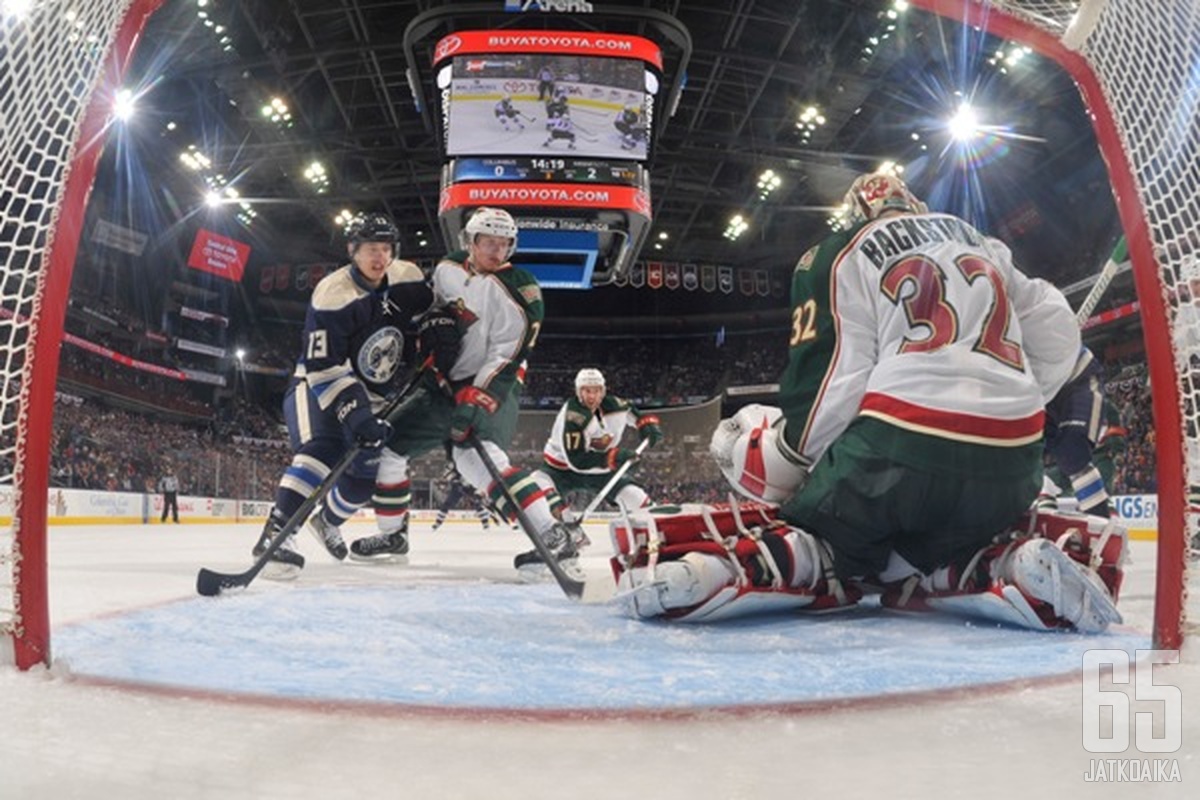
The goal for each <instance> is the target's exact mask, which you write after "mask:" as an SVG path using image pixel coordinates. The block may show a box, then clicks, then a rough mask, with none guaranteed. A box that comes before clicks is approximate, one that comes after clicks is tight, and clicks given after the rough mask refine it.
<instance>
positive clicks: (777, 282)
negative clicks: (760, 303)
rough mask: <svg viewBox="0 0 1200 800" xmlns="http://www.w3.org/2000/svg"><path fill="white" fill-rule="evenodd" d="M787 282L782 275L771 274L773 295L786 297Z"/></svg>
mask: <svg viewBox="0 0 1200 800" xmlns="http://www.w3.org/2000/svg"><path fill="white" fill-rule="evenodd" d="M786 296H787V283H786V282H785V281H784V279H783V276H782V275H772V276H771V297H786Z"/></svg>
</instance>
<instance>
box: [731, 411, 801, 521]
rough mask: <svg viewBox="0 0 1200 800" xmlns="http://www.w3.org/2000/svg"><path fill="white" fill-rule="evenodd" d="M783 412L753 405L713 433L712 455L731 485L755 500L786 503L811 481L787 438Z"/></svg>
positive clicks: (735, 415)
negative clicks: (806, 481)
mask: <svg viewBox="0 0 1200 800" xmlns="http://www.w3.org/2000/svg"><path fill="white" fill-rule="evenodd" d="M783 424H784V419H783V412H782V411H781V410H779V409H778V408H775V407H774V406H764V405H759V404H757V403H754V404H751V405H748V406H746V407H745V408H743V409H742V410H741V411H739V412H737V413H736V414H734V415H733V416H732V417H730V418H729V419H723V420H721V422H720V424H719V425H717V429H716V430H715V431H713V435H712V441H711V442H710V443H709V452H710V453H711V454H712V457H713V459H714V460H715V461H716V462H717V466H718V467H719V468H720V469H721V473H722V474H723V475H724V476H725V478H726V480H728V481H729V484H730V485H731V486H732V487H733V488H734V489H735V490H737V492H738V493H739V494H741V495H743V496H745V497H748V498H750V499H751V500H759V501H761V502H765V503H782V502H783V501H785V500H787V499H788V498H789V497H791V496H792V495H793V494H795V493H796V492H797V491H798V490H799V489H800V487H801V486H803V485H804V482H805V480H807V478H808V469H807V468H806V465H805V464H804V463H803V460H802V459H801V458H800V456H799V454H797V453H795V452H794V451H793V450H792V449H791V448H790V447H788V445H787V443H786V442H785V441H784V439H783Z"/></svg>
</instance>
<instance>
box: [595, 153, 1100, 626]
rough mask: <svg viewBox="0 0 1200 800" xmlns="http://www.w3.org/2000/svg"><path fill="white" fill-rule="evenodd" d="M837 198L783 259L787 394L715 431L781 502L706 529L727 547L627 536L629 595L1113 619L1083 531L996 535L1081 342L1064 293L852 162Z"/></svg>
mask: <svg viewBox="0 0 1200 800" xmlns="http://www.w3.org/2000/svg"><path fill="white" fill-rule="evenodd" d="M846 202H847V204H848V206H849V209H850V212H851V214H852V219H853V224H852V227H850V228H849V229H848V230H846V231H844V232H840V233H836V234H834V235H832V236H830V237H829V238H827V239H826V240H824V241H823V242H821V243H820V244H819V245H817V246H816V247H814V248H812V249H811V250H809V251H808V252H806V253H805V254H804V255H803V256H802V257H801V258H800V260H799V262H798V263H797V265H796V269H795V272H794V274H793V281H792V308H793V313H792V333H791V339H790V342H789V360H788V365H787V367H786V369H785V371H784V373H783V375H782V376H781V378H780V397H779V399H780V405H781V406H782V409H769V408H765V407H758V408H755V409H751V410H749V411H748V412H743V413H742V414H740V415H739V417H737V418H735V419H734V420H730V421H727V422H726V423H722V425H721V427H720V428H719V429H718V431H717V433H716V434H714V438H713V451H714V455H715V456H716V457H717V459H718V463H719V464H720V466H721V467H722V469H723V471H724V472H725V473H726V475H727V476H728V477H729V478H730V480H731V482H732V483H733V484H734V486H735V487H736V488H738V489H739V490H740V491H742V492H743V493H745V494H747V495H749V496H751V497H754V498H756V499H760V500H765V501H768V502H771V503H782V505H781V507H780V508H779V510H778V515H777V517H776V515H775V514H774V513H772V514H767V515H765V516H766V520H765V521H762V520H760V522H761V524H759V525H758V526H757V532H756V531H755V526H752V525H741V524H739V523H738V522H737V520H736V519H735V520H733V521H732V522H730V525H731V526H732V528H733V529H735V530H736V529H745V530H746V531H747V533H739V536H740V538H741V540H744V541H745V542H746V545H745V547H741V546H740V545H736V546H735V545H731V544H730V543H729V541H728V540H727V539H725V538H723V537H721V536H716V535H715V534H714V535H713V536H711V537H706V536H700V537H699V538H701V539H709V538H711V539H713V541H714V542H719V543H720V544H719V546H720V547H721V548H723V549H725V550H726V551H727V553H726V555H724V556H722V555H720V551H719V550H718V551H717V552H716V553H714V552H712V549H711V546H712V542H705V543H704V544H705V545H706V547H708V549H707V550H705V549H704V548H698V547H695V546H693V545H690V544H688V545H686V546H685V547H684V550H682V551H681V550H676V551H675V560H673V561H668V562H667V563H665V564H661V563H660V564H655V560H654V556H655V553H656V554H657V558H664V557H665V556H664V553H666V552H668V551H665V550H664V549H663V547H664V546H665V544H674V543H672V542H670V541H667V542H659V545H660V546H659V548H658V549H657V550H656V551H654V552H653V553H648V554H647V555H646V556H644V557H643V556H639V555H638V553H637V551H638V548H637V546H636V544H635V545H634V546H632V548H631V549H632V552H631V553H629V554H627V557H626V567H627V569H626V572H627V574H628V575H629V578H628V579H627V581H626V583H627V584H630V586H631V588H634V587H636V586H637V585H638V582H639V581H638V579H637V574H636V571H637V570H638V569H647V570H648V571H649V572H650V573H651V574H654V573H655V572H656V570H655V567H657V575H656V576H655V579H654V581H653V582H652V583H653V585H655V586H656V588H655V593H654V594H650V593H648V592H646V591H641V592H639V591H634V592H632V593H631V594H630V596H632V597H634V598H637V599H638V600H639V602H641V603H643V604H644V606H645V610H647V611H651V612H653V611H654V609H655V607H656V606H658V607H661V608H662V609H668V608H676V609H679V608H692V609H696V608H702V607H704V605H705V604H706V603H708V602H709V601H710V600H711V599H712V598H713V597H715V596H716V594H719V593H721V592H722V591H725V590H726V589H728V588H730V587H735V588H736V589H737V590H738V591H739V592H741V593H742V594H746V593H753V592H754V591H760V592H762V591H765V592H773V593H775V594H791V595H794V596H795V595H800V596H803V598H804V599H803V603H804V604H814V603H815V606H814V607H824V606H827V605H845V604H848V603H853V602H856V600H857V598H858V597H859V596H861V593H862V591H863V590H864V588H865V589H867V590H870V589H879V590H881V591H882V593H883V602H884V604H885V605H887V606H889V607H895V608H905V609H924V608H930V607H951V606H953V607H954V608H955V609H957V610H960V611H965V612H967V613H983V614H985V615H990V616H992V617H994V618H1001V619H1004V620H1006V621H1010V622H1016V623H1017V624H1022V622H1026V623H1029V624H1031V626H1034V627H1036V626H1038V625H1042V626H1054V625H1058V624H1063V625H1073V626H1075V627H1077V628H1079V629H1081V630H1100V629H1103V628H1104V627H1106V626H1107V625H1108V624H1109V623H1110V622H1112V621H1115V620H1118V619H1119V618H1120V615H1119V614H1118V613H1117V611H1116V607H1115V605H1114V603H1113V600H1112V597H1111V596H1110V595H1111V594H1115V585H1112V586H1108V587H1106V586H1105V585H1104V584H1103V583H1102V582H1101V579H1100V577H1099V576H1098V575H1097V574H1096V572H1095V570H1091V569H1088V568H1085V567H1083V566H1081V565H1079V564H1078V560H1083V561H1089V560H1090V558H1091V557H1092V555H1093V553H1092V552H1091V551H1090V550H1088V548H1087V543H1086V542H1084V543H1082V544H1079V549H1081V552H1082V550H1088V552H1086V553H1082V555H1081V556H1080V557H1079V558H1078V559H1076V560H1073V558H1074V556H1072V555H1071V554H1068V553H1067V552H1064V550H1063V549H1060V548H1059V547H1056V546H1055V544H1054V542H1051V541H1050V540H1048V539H1046V538H1030V537H1028V536H1027V537H1025V538H1020V537H1018V538H1012V537H1010V536H1004V538H1003V539H1002V541H994V539H995V538H996V537H997V536H1003V535H1005V534H1006V532H1008V531H1011V530H1012V528H1013V526H1014V525H1015V524H1016V522H1017V520H1018V519H1019V518H1020V516H1021V514H1022V513H1023V512H1025V511H1026V510H1027V509H1028V508H1029V506H1030V503H1031V502H1032V501H1033V499H1034V498H1035V497H1036V495H1037V493H1038V489H1039V488H1040V486H1041V480H1042V429H1043V421H1044V411H1043V409H1044V407H1045V405H1046V402H1047V401H1048V400H1049V399H1050V398H1052V397H1054V395H1055V394H1056V393H1057V392H1058V390H1059V389H1060V388H1061V387H1062V386H1063V384H1064V383H1065V382H1066V381H1067V379H1068V378H1069V377H1070V374H1071V370H1072V368H1073V366H1074V364H1075V357H1076V354H1077V353H1078V351H1079V347H1080V338H1079V328H1078V325H1077V324H1076V322H1075V318H1074V315H1073V314H1072V312H1071V309H1070V307H1069V306H1068V305H1067V302H1066V299H1065V298H1064V297H1063V295H1062V293H1061V292H1059V291H1058V290H1057V289H1055V288H1054V287H1053V286H1051V285H1050V284H1048V283H1046V282H1044V281H1041V280H1034V279H1030V278H1028V277H1026V276H1025V275H1023V274H1022V273H1021V272H1020V271H1019V270H1017V269H1016V268H1015V267H1014V266H1013V263H1012V257H1011V255H1010V253H1009V250H1008V248H1007V247H1006V246H1005V245H1003V244H1002V243H1000V242H998V241H996V240H994V239H990V238H988V237H985V236H984V235H982V234H981V233H979V231H977V230H976V229H975V228H974V227H972V226H971V225H969V224H968V223H966V222H965V221H963V220H961V219H958V218H957V217H953V216H950V215H948V214H936V213H929V212H928V210H927V209H926V207H925V205H924V203H922V202H920V201H919V200H918V199H917V198H916V197H915V196H913V195H912V193H911V192H909V190H908V187H907V186H905V184H904V183H903V182H902V181H900V180H899V179H898V178H896V177H894V176H890V175H882V174H875V175H864V176H861V177H859V178H858V179H857V180H856V181H855V182H854V183H853V185H852V186H851V187H850V190H849V192H848V193H847V195H846ZM780 522H782V523H787V524H786V525H782V526H780V525H778V524H777V523H780ZM1099 524H1100V525H1102V526H1103V525H1107V524H1109V523H1108V520H1100V521H1099ZM650 527H654V526H650ZM686 527H687V526H684V528H685V529H686ZM1083 527H1084V528H1087V527H1088V526H1087V525H1084V526H1083ZM706 529H707V530H710V531H715V530H717V527H714V526H713V525H711V524H709V525H706V526H705V528H702V529H701V530H702V531H703V530H706ZM1056 531H1057V529H1056ZM693 534H695V531H692V530H685V534H684V535H683V541H691V540H689V539H688V536H691V537H692V539H695V538H697V537H696V536H694V535H693ZM1069 538H1070V537H1064V538H1063V541H1064V543H1065V542H1066V541H1067V539H1069ZM1076 538H1077V539H1079V538H1081V537H1076ZM1116 538H1118V539H1119V538H1120V537H1119V536H1117V537H1116ZM1111 539H1113V535H1112V534H1111V533H1110V534H1109V535H1108V536H1107V538H1104V539H1103V541H1101V542H1099V543H1098V548H1099V550H1100V551H1104V550H1106V548H1107V547H1108V542H1109V541H1110V540H1111ZM689 548H690V549H689ZM739 548H740V549H739ZM693 551H694V552H693ZM1117 551H1118V555H1117V556H1116V557H1115V558H1116V561H1115V567H1114V568H1115V569H1118V570H1119V548H1117ZM618 552H621V549H620V547H618ZM682 555H686V558H684V557H681V556H682ZM1107 555H1108V556H1112V553H1111V552H1110V553H1108V554H1107ZM1112 560H1113V559H1112V558H1110V561H1112ZM643 562H645V566H644V567H643V566H642V564H643ZM1099 563H1100V562H1097V564H1099ZM756 565H758V566H757V567H756ZM1109 566H1114V565H1113V564H1110V565H1109ZM1115 574H1116V573H1114V575H1115ZM1117 577H1119V575H1118V576H1117ZM642 583H643V584H645V583H646V580H645V579H644V578H643V581H642ZM1114 583H1115V581H1114ZM664 594H665V595H667V597H664V596H663V595H664ZM671 595H676V596H673V597H672V596H671ZM680 598H683V600H684V601H687V602H684V603H683V605H682V606H681V605H680V603H681V599H680ZM639 615H641V614H640V612H639Z"/></svg>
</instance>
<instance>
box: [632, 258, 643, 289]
mask: <svg viewBox="0 0 1200 800" xmlns="http://www.w3.org/2000/svg"><path fill="white" fill-rule="evenodd" d="M629 285H630V286H632V287H633V288H635V289H640V288H642V287H643V286H645V285H646V262H645V261H635V262H633V266H632V267H631V268H630V270H629Z"/></svg>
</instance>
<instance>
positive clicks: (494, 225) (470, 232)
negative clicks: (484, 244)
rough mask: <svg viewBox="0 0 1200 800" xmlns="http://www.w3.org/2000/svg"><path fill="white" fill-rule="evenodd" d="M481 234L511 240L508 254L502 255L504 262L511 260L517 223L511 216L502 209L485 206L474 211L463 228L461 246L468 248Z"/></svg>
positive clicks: (515, 239)
mask: <svg viewBox="0 0 1200 800" xmlns="http://www.w3.org/2000/svg"><path fill="white" fill-rule="evenodd" d="M481 233H483V234H486V235H488V236H500V237H502V238H504V239H509V240H511V244H510V245H509V246H508V252H507V253H505V255H504V258H505V259H506V260H507V259H509V258H512V254H513V253H515V252H516V251H517V223H516V220H514V219H513V218H512V214H509V213H508V212H507V211H505V210H504V209H502V208H488V207H487V206H484V207H481V208H478V209H476V210H475V213H474V214H472V215H471V218H470V219H469V220H467V225H466V227H465V228H463V231H462V246H463V247H468V248H469V247H470V246H471V245H472V244H473V243H474V242H475V237H476V236H478V235H479V234H481Z"/></svg>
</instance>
